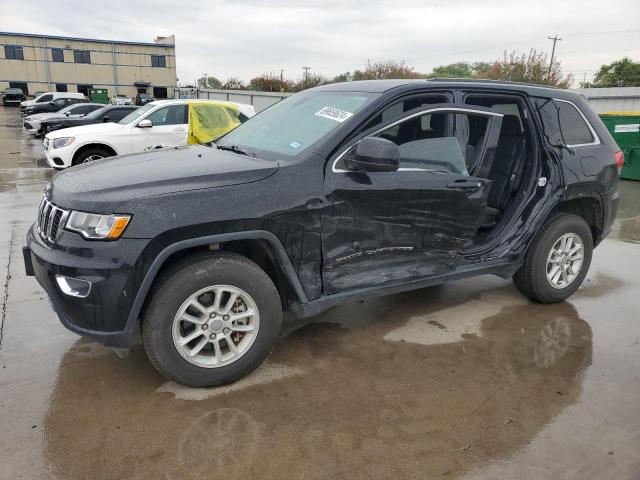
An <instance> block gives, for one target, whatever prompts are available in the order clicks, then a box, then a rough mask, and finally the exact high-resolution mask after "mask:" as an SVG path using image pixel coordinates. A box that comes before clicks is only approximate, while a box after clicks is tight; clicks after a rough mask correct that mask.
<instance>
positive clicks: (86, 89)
mask: <svg viewBox="0 0 640 480" xmlns="http://www.w3.org/2000/svg"><path fill="white" fill-rule="evenodd" d="M92 88H93V85H82V84H80V83H79V84H78V93H81V94H83V95H84V96H85V97H88V96H89V90H91V89H92Z"/></svg>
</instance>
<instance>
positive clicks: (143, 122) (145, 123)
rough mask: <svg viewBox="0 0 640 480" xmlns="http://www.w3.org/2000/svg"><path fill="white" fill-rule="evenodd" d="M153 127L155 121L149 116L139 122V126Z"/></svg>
mask: <svg viewBox="0 0 640 480" xmlns="http://www.w3.org/2000/svg"><path fill="white" fill-rule="evenodd" d="M151 127H153V123H152V122H151V120H149V119H148V118H145V119H144V120H141V121H140V123H138V128H151Z"/></svg>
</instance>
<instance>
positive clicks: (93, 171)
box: [47, 145, 278, 213]
mask: <svg viewBox="0 0 640 480" xmlns="http://www.w3.org/2000/svg"><path fill="white" fill-rule="evenodd" d="M277 170H278V163H277V162H272V161H268V160H262V159H257V158H253V157H247V156H244V155H240V154H237V153H233V152H229V151H224V150H218V149H216V148H215V147H204V146H200V145H196V146H190V147H175V148H167V149H161V150H155V151H152V152H147V153H138V154H132V155H124V156H121V157H114V158H106V159H103V160H98V161H95V162H91V163H87V164H84V165H79V166H77V167H72V168H69V169H66V170H64V171H62V172H60V173H58V174H57V175H56V176H55V177H54V178H53V180H52V182H51V183H50V184H49V185H48V187H47V191H48V195H49V198H50V199H51V201H52V202H53V203H55V204H56V205H59V206H61V207H63V208H69V209H76V210H84V211H90V212H103V213H107V212H116V213H133V212H126V211H122V210H118V208H119V207H120V206H125V205H129V206H130V205H131V204H132V203H133V204H135V203H137V202H143V201H144V200H145V199H148V198H149V197H155V196H159V195H167V194H172V193H178V192H186V191H191V190H206V189H215V188H219V187H225V186H229V185H239V184H243V183H251V182H257V181H259V180H262V179H265V178H267V177H269V176H271V175H273V174H274V173H275V172H276V171H277Z"/></svg>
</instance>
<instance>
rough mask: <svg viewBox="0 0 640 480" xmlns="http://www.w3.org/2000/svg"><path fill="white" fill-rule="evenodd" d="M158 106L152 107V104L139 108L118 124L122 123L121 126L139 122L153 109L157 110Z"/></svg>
mask: <svg viewBox="0 0 640 480" xmlns="http://www.w3.org/2000/svg"><path fill="white" fill-rule="evenodd" d="M156 106H157V105H152V104H151V103H147V104H146V105H145V106H144V107H140V108H137V109H135V110H133V111H132V112H131V113H130V114H129V115H127V116H126V117H124V118H123V119H122V120H120V121H119V122H118V123H120V124H121V125H128V124H130V123H133V122H135V121H136V120H138V119H139V118H140V117H141V116H142V115H144V114H145V113H147V112H148V111H149V110H151V109H152V108H155V107H156Z"/></svg>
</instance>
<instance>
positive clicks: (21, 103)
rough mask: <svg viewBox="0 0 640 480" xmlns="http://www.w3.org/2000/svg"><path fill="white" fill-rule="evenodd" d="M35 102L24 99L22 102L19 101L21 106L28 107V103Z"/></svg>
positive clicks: (34, 102)
mask: <svg viewBox="0 0 640 480" xmlns="http://www.w3.org/2000/svg"><path fill="white" fill-rule="evenodd" d="M35 104H36V101H35V100H25V101H24V102H20V106H21V107H28V106H30V105H35Z"/></svg>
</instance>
